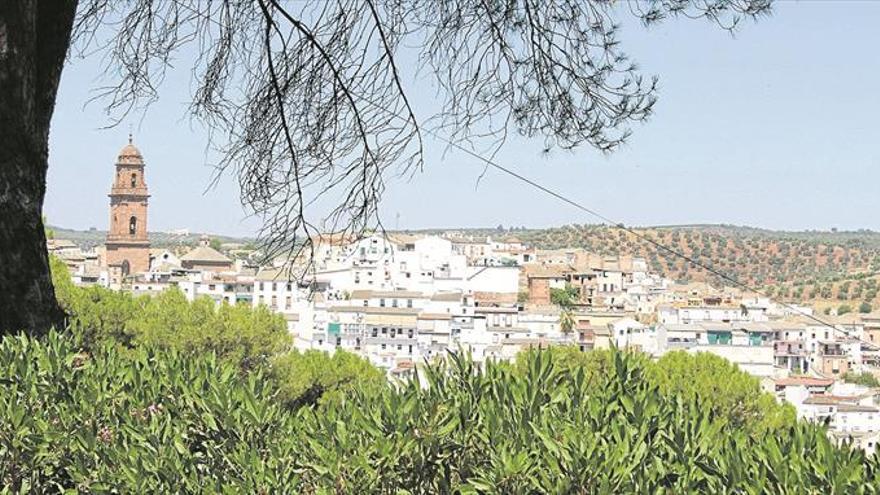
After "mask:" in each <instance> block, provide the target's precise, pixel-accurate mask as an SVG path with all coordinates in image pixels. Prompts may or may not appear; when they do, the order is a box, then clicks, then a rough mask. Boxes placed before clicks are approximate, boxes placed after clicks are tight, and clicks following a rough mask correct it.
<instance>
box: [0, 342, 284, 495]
mask: <svg viewBox="0 0 880 495" xmlns="http://www.w3.org/2000/svg"><path fill="white" fill-rule="evenodd" d="M270 385H271V382H269V381H267V380H264V379H263V377H262V375H261V374H260V372H253V373H251V374H250V375H249V376H247V377H243V376H242V375H241V374H240V373H239V372H238V370H237V369H236V368H235V367H234V366H231V365H229V364H225V363H222V362H221V361H219V360H218V359H217V358H216V357H215V356H214V355H213V354H207V355H203V356H199V357H197V358H193V357H192V356H185V355H183V354H180V353H178V352H176V351H156V350H153V349H148V348H146V347H142V348H138V349H135V350H132V351H128V352H122V350H121V349H120V348H118V346H115V345H110V344H109V343H108V344H103V345H100V346H97V347H95V348H94V349H93V350H92V351H91V353H86V352H83V351H81V350H80V348H79V347H78V346H76V345H75V343H74V341H73V340H72V339H71V338H69V337H62V336H60V335H59V334H57V333H51V334H50V335H49V336H48V337H47V338H46V340H45V341H37V340H31V339H28V338H26V337H7V338H5V339H4V340H3V341H2V343H0V485H2V486H5V487H7V490H10V491H12V492H18V493H32V492H36V493H39V492H60V491H66V490H70V491H78V492H109V491H116V492H121V493H170V492H190V493H193V492H219V491H222V490H225V489H227V488H228V487H234V488H236V489H237V491H239V492H248V493H258V492H260V491H263V492H265V491H266V490H267V489H268V488H269V487H276V488H277V487H282V486H285V485H287V484H292V483H294V482H295V473H294V467H295V463H294V462H293V460H292V458H291V455H292V451H291V443H290V441H288V440H285V437H288V436H290V435H292V432H293V427H292V424H293V421H294V417H293V416H292V415H291V414H290V413H288V412H287V411H286V410H285V409H284V408H283V407H281V406H280V405H279V404H277V403H276V402H275V401H273V400H271V398H272V396H273V394H274V390H273V389H272V388H271V387H270ZM284 432H287V433H286V434H285V433H284ZM2 491H3V490H2V489H0V492H2Z"/></svg>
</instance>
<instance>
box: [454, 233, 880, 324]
mask: <svg viewBox="0 0 880 495" xmlns="http://www.w3.org/2000/svg"><path fill="white" fill-rule="evenodd" d="M633 230H634V231H635V232H637V233H639V234H640V235H642V236H645V237H647V238H650V239H653V240H654V241H656V242H658V243H660V244H662V245H664V246H668V247H670V248H672V249H675V250H677V251H679V252H681V253H683V254H685V255H687V256H688V257H690V258H692V259H695V260H697V261H699V262H701V263H704V264H706V265H708V266H711V267H712V268H714V269H715V270H718V271H720V272H722V273H725V274H727V275H729V276H731V277H733V278H735V279H736V280H739V281H741V282H743V283H746V284H748V285H750V286H757V287H762V288H765V289H766V290H767V291H768V292H770V293H772V294H773V295H774V296H778V297H779V298H780V299H783V300H787V301H791V302H810V303H818V305H819V306H823V305H825V306H827V305H831V304H834V305H839V304H844V303H846V304H849V305H850V306H851V307H852V308H853V309H857V308H858V306H859V304H860V303H861V302H862V301H869V302H870V303H872V304H873V306H874V307H875V308H876V307H880V304H878V302H880V301H878V286H880V281H878V278H880V233H878V232H873V231H868V230H863V231H856V232H834V231H832V232H828V231H801V232H788V231H772V230H764V229H756V228H751V227H739V226H732V225H682V226H659V227H646V228H634V229H633ZM457 232H459V233H461V234H463V235H472V236H475V237H477V236H486V235H489V236H492V237H493V238H495V239H511V238H514V237H515V238H517V239H519V240H521V241H523V242H525V243H527V244H529V245H532V246H534V247H537V248H541V249H563V248H574V247H578V248H583V249H586V250H589V251H593V252H596V253H599V254H604V255H618V254H630V255H633V256H639V257H643V258H645V259H646V260H647V262H648V266H649V267H650V269H651V270H653V271H656V272H658V273H661V274H663V275H664V276H666V277H668V278H670V279H673V280H676V281H680V282H690V281H705V282H709V283H712V284H716V285H731V284H730V283H728V282H725V281H723V280H721V279H720V278H719V277H717V276H715V275H713V274H711V273H709V272H707V271H706V270H704V269H702V268H700V267H698V266H693V265H691V264H690V263H688V262H686V261H684V260H683V259H681V258H679V257H675V256H672V255H671V254H669V253H667V252H665V251H663V250H661V249H659V248H657V247H656V246H654V245H652V244H651V243H649V242H646V241H644V240H642V239H639V238H637V237H636V236H635V235H633V234H632V233H629V232H627V231H625V230H623V229H620V228H617V227H610V226H607V225H568V226H564V227H556V228H548V229H525V228H514V229H504V228H502V227H499V228H496V229H463V230H459V231H457Z"/></svg>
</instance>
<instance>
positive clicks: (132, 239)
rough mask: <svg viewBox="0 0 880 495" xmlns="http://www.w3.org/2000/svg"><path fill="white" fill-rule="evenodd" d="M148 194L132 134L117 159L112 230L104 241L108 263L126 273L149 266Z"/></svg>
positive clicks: (113, 192) (139, 153)
mask: <svg viewBox="0 0 880 495" xmlns="http://www.w3.org/2000/svg"><path fill="white" fill-rule="evenodd" d="M149 197H150V195H149V194H148V192H147V183H146V180H145V178H144V158H143V156H142V155H141V152H140V151H139V150H138V149H137V148H136V147H135V146H134V145H133V144H132V142H131V136H129V138H128V144H127V145H126V146H125V147H124V148H122V151H120V152H119V157H118V158H117V160H116V176H115V178H114V180H113V186H112V188H111V189H110V229H109V230H108V231H107V241H106V242H105V246H106V255H105V256H106V263H107V266H108V267H118V268H119V269H120V270H121V272H122V275H123V276H125V275H128V274H132V273H138V272H146V271H148V270H149V269H150V241H149V240H148V239H147V200H148V199H149Z"/></svg>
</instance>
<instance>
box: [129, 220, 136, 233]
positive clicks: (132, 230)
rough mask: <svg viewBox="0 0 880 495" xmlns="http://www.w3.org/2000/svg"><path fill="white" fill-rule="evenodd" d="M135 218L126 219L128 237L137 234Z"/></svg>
mask: <svg viewBox="0 0 880 495" xmlns="http://www.w3.org/2000/svg"><path fill="white" fill-rule="evenodd" d="M137 223H138V220H137V217H131V218H129V219H128V233H129V235H134V234H135V232H137Z"/></svg>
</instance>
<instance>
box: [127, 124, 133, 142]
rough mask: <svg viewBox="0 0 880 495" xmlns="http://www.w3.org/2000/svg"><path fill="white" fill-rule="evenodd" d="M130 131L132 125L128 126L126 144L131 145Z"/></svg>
mask: <svg viewBox="0 0 880 495" xmlns="http://www.w3.org/2000/svg"><path fill="white" fill-rule="evenodd" d="M131 130H132V125H131V124H128V144H131V142H132V136H131Z"/></svg>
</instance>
